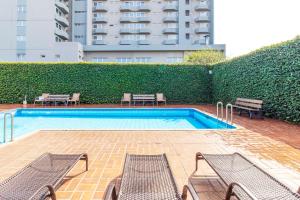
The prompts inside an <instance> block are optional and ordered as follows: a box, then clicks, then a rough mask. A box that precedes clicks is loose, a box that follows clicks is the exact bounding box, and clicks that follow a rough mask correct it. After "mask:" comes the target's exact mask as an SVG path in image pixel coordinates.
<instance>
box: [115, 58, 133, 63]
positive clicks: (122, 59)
mask: <svg viewBox="0 0 300 200" xmlns="http://www.w3.org/2000/svg"><path fill="white" fill-rule="evenodd" d="M116 62H119V63H130V62H133V58H117V59H116Z"/></svg>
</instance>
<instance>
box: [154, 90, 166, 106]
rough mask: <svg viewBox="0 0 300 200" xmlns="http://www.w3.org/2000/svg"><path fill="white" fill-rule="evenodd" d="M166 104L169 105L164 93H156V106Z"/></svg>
mask: <svg viewBox="0 0 300 200" xmlns="http://www.w3.org/2000/svg"><path fill="white" fill-rule="evenodd" d="M161 102H162V103H165V105H167V98H166V97H165V96H164V94H163V93H156V104H157V105H158V103H161Z"/></svg>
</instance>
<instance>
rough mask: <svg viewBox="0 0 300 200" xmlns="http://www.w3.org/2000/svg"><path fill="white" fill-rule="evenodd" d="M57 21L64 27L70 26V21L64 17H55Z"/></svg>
mask: <svg viewBox="0 0 300 200" xmlns="http://www.w3.org/2000/svg"><path fill="white" fill-rule="evenodd" d="M55 20H56V21H58V22H59V23H60V24H61V25H63V26H64V27H67V26H69V21H68V20H67V19H66V18H65V17H64V16H60V15H55Z"/></svg>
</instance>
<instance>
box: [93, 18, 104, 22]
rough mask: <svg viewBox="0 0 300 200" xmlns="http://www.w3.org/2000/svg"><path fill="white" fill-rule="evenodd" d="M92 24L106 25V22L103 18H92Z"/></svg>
mask: <svg viewBox="0 0 300 200" xmlns="http://www.w3.org/2000/svg"><path fill="white" fill-rule="evenodd" d="M93 22H94V23H97V22H100V23H101V22H102V23H106V22H107V19H106V18H105V17H94V18H93Z"/></svg>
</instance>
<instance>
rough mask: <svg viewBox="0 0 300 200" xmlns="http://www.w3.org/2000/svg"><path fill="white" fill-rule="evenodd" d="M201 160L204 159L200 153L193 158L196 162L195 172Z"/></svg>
mask: <svg viewBox="0 0 300 200" xmlns="http://www.w3.org/2000/svg"><path fill="white" fill-rule="evenodd" d="M203 159H204V157H203V155H202V153H200V152H197V153H196V158H195V161H196V167H195V172H196V171H197V170H198V161H199V160H203Z"/></svg>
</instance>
